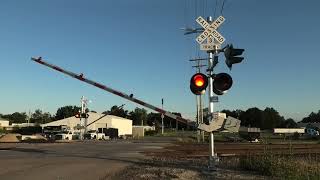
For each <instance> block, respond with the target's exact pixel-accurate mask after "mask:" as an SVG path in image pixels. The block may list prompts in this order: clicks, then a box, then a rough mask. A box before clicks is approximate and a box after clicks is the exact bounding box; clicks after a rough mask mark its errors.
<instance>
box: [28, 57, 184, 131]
mask: <svg viewBox="0 0 320 180" xmlns="http://www.w3.org/2000/svg"><path fill="white" fill-rule="evenodd" d="M31 60H32V61H35V62H37V63H39V64H42V65H44V66H47V67H49V68H52V69H54V70H56V71H59V72H61V73H63V74H66V75H69V76H71V77H73V78H76V79H78V80H80V81H83V82H86V83H88V84H91V85H93V86H95V87H97V88H100V89H102V90H105V91H107V92H110V93H112V94H115V95H117V96H120V97H122V98H125V99H127V100H129V101H132V102H135V103H137V104H140V105H141V106H144V107H147V108H149V109H152V110H154V111H156V112H159V113H161V114H164V115H165V116H168V117H170V118H172V119H175V120H177V121H179V122H181V123H184V124H187V125H188V122H189V121H190V120H188V119H184V118H182V117H180V116H177V115H175V114H172V113H170V112H168V111H165V110H163V109H161V108H158V107H156V106H153V105H151V104H149V103H146V102H143V101H141V100H139V99H136V98H134V97H133V96H132V95H128V94H125V93H123V92H120V91H117V90H114V89H112V88H110V87H107V86H105V85H103V84H100V83H97V82H95V81H92V80H90V79H87V78H85V77H84V76H83V74H82V73H81V74H76V73H73V72H71V71H67V70H64V69H62V68H60V67H58V66H55V65H53V64H49V63H47V62H45V61H43V60H42V58H41V57H38V58H33V57H32V58H31Z"/></svg>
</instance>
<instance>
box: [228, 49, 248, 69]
mask: <svg viewBox="0 0 320 180" xmlns="http://www.w3.org/2000/svg"><path fill="white" fill-rule="evenodd" d="M243 51H244V49H234V48H233V45H232V44H230V45H228V46H227V47H226V49H225V50H224V56H225V57H226V64H227V66H228V67H229V69H230V70H231V68H232V64H236V63H240V62H241V61H242V60H243V59H244V57H238V56H240V55H242V53H243Z"/></svg>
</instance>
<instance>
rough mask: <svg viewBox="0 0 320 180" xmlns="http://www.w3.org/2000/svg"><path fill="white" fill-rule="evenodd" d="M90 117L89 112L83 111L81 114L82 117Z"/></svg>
mask: <svg viewBox="0 0 320 180" xmlns="http://www.w3.org/2000/svg"><path fill="white" fill-rule="evenodd" d="M88 117H89V114H88V113H82V114H81V118H88Z"/></svg>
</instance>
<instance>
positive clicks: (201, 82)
mask: <svg viewBox="0 0 320 180" xmlns="http://www.w3.org/2000/svg"><path fill="white" fill-rule="evenodd" d="M207 86H208V77H207V76H206V75H204V74H202V73H196V74H194V75H193V76H192V77H191V79H190V90H191V92H192V93H193V94H196V95H200V94H204V93H205V91H206V88H207Z"/></svg>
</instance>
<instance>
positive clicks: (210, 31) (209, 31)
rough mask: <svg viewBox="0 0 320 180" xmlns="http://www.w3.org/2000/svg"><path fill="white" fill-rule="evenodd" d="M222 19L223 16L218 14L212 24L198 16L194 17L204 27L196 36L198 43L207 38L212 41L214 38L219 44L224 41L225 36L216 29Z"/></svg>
mask: <svg viewBox="0 0 320 180" xmlns="http://www.w3.org/2000/svg"><path fill="white" fill-rule="evenodd" d="M224 21H225V18H224V17H223V16H219V17H218V18H217V19H216V20H215V21H213V23H212V24H209V23H208V22H207V21H206V20H205V19H203V18H202V17H201V16H199V17H198V18H197V19H196V22H197V23H198V24H200V25H201V26H202V27H203V28H204V31H203V32H202V33H201V34H200V35H199V36H198V37H197V38H196V41H197V42H198V43H199V44H202V42H203V41H204V40H206V39H207V38H209V39H208V41H212V39H213V38H214V39H215V40H216V41H217V42H218V43H219V44H222V43H223V42H224V41H225V38H224V37H223V36H222V35H221V34H220V33H219V32H218V31H216V30H217V28H218V27H219V26H220V25H221V24H222V23H223V22H224ZM210 39H211V40H210Z"/></svg>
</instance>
